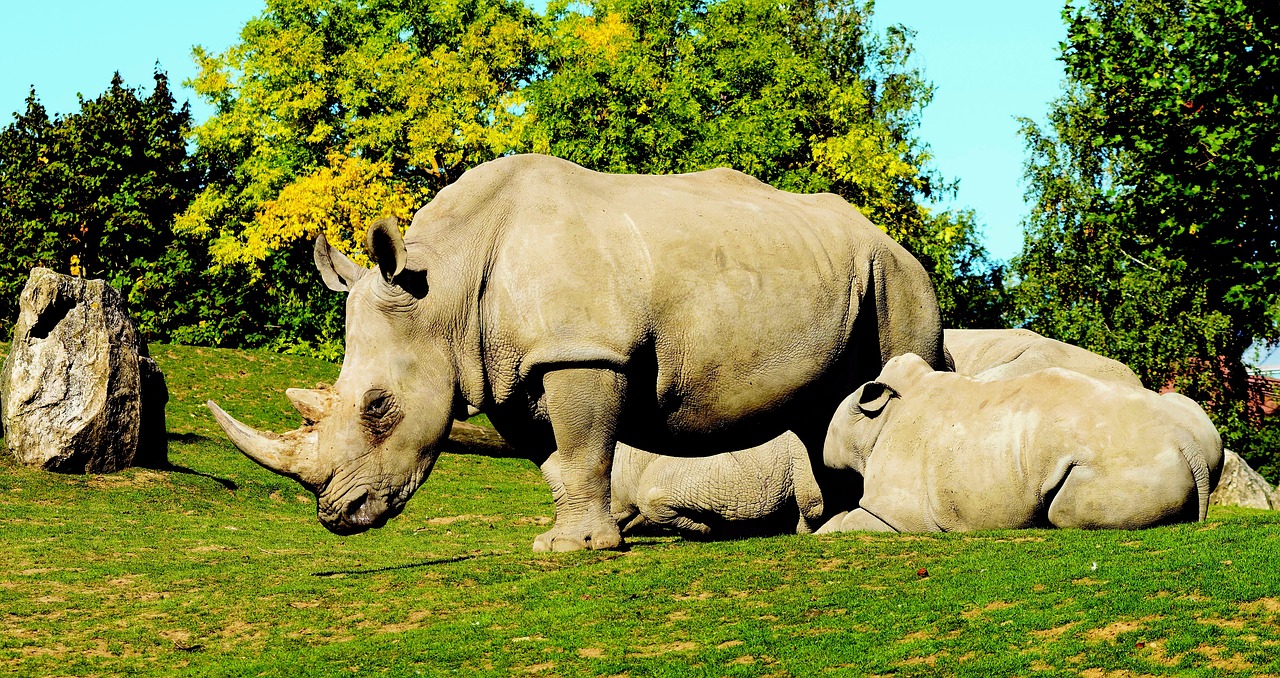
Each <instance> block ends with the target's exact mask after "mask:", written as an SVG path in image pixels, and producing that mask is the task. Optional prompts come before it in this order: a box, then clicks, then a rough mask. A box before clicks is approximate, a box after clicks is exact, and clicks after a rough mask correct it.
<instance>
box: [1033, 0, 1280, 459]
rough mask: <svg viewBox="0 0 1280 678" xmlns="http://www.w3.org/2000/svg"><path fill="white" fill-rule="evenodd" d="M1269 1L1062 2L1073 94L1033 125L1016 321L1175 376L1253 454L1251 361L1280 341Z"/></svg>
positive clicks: (1279, 112) (1277, 149) (1277, 144)
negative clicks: (1264, 345)
mask: <svg viewBox="0 0 1280 678" xmlns="http://www.w3.org/2000/svg"><path fill="white" fill-rule="evenodd" d="M1272 4H1273V3H1271V2H1269V0H1088V1H1087V2H1085V3H1082V6H1079V7H1074V8H1073V7H1068V8H1067V10H1066V11H1065V12H1064V17H1065V19H1066V20H1067V22H1068V37H1067V41H1066V42H1065V43H1064V44H1063V57H1062V58H1063V61H1064V62H1065V63H1066V67H1067V79H1068V90H1067V92H1066V93H1065V94H1064V96H1063V97H1062V98H1061V99H1059V100H1058V101H1057V102H1055V104H1054V106H1053V109H1052V111H1051V113H1050V117H1049V121H1048V127H1047V128H1046V129H1041V128H1040V127H1038V126H1037V125H1035V124H1033V123H1031V122H1030V121H1024V123H1023V133H1024V135H1025V138H1026V141H1027V147H1028V150H1029V160H1028V163H1027V173H1026V177H1027V181H1028V194H1029V197H1030V198H1032V199H1034V201H1035V208H1034V211H1033V212H1032V214H1031V215H1030V216H1029V217H1028V219H1027V220H1026V224H1025V226H1026V231H1027V235H1026V244H1025V248H1024V252H1023V254H1022V255H1021V256H1020V257H1019V258H1017V259H1016V260H1015V262H1014V268H1015V271H1016V273H1017V275H1018V277H1019V279H1020V282H1019V284H1018V286H1017V290H1016V306H1017V309H1018V312H1019V313H1020V314H1021V318H1020V320H1022V321H1023V322H1026V323H1028V324H1029V325H1030V326H1031V327H1033V328H1035V329H1037V330H1039V331H1042V332H1044V333H1046V334H1049V335H1051V336H1055V337H1058V338H1060V339H1063V340H1066V341H1070V342H1073V343H1077V344H1080V345H1081V346H1084V347H1086V348H1090V349H1093V350H1096V351H1100V352H1102V353H1105V354H1107V355H1111V356H1113V357H1116V358H1118V359H1120V360H1123V361H1124V362H1126V363H1128V364H1129V365H1130V366H1132V367H1133V368H1134V369H1135V370H1136V371H1137V372H1138V373H1139V375H1140V376H1141V377H1142V379H1143V381H1144V382H1145V383H1146V384H1147V385H1148V386H1151V387H1155V388H1159V387H1161V386H1163V385H1165V384H1168V383H1170V382H1176V383H1177V385H1178V387H1179V388H1180V389H1181V390H1183V391H1184V392H1186V393H1188V394H1189V395H1191V396H1192V397H1196V398H1197V399H1200V400H1201V401H1203V402H1206V403H1208V404H1210V406H1211V409H1212V410H1213V415H1214V417H1215V419H1216V420H1217V422H1218V423H1219V425H1220V426H1222V427H1223V428H1224V430H1225V432H1226V434H1227V438H1228V442H1229V443H1230V444H1233V445H1236V446H1237V448H1240V449H1241V450H1242V452H1245V453H1246V454H1247V453H1249V452H1250V449H1249V445H1250V438H1248V437H1247V436H1245V435H1244V432H1245V430H1246V429H1245V428H1244V426H1243V424H1244V422H1245V421H1246V420H1247V419H1249V418H1250V417H1251V416H1252V415H1251V413H1250V412H1249V411H1247V408H1246V403H1247V402H1248V399H1247V382H1246V377H1245V366H1244V363H1243V358H1242V356H1243V355H1244V353H1245V351H1246V350H1247V349H1248V348H1249V346H1250V345H1252V344H1253V343H1254V342H1256V341H1263V342H1272V343H1274V342H1275V341H1277V340H1278V339H1280V245H1278V243H1277V240H1278V233H1280V231H1278V230H1277V222H1276V211H1275V210H1276V204H1277V197H1278V196H1277V188H1278V187H1280V157H1277V156H1278V155H1280V80H1277V78H1276V74H1277V73H1280V53H1277V47H1278V45H1277V41H1278V39H1280V23H1278V22H1277V12H1276V11H1275V9H1274V8H1273V7H1272ZM1254 454H1255V458H1254V460H1255V461H1260V459H1259V458H1258V455H1261V454H1262V452H1261V451H1255V452H1254Z"/></svg>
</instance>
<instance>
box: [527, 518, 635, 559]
mask: <svg viewBox="0 0 1280 678" xmlns="http://www.w3.org/2000/svg"><path fill="white" fill-rule="evenodd" d="M620 548H623V542H622V533H621V532H619V531H618V524H617V523H616V522H614V520H613V518H612V517H610V516H607V515H606V516H600V517H599V518H598V519H593V520H583V521H581V522H578V523H573V524H568V525H561V524H560V523H559V522H557V523H556V525H555V527H552V528H551V529H550V530H547V531H546V532H543V533H542V534H540V535H538V536H537V537H536V538H535V539H534V540H533V550H534V551H535V552H543V553H545V552H547V551H581V550H583V549H592V550H595V551H601V550H608V549H620Z"/></svg>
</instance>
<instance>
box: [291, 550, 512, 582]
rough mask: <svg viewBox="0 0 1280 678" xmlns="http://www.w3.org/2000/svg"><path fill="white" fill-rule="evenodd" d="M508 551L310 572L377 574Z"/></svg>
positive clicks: (458, 561)
mask: <svg viewBox="0 0 1280 678" xmlns="http://www.w3.org/2000/svg"><path fill="white" fill-rule="evenodd" d="M508 555H511V552H510V551H497V552H494V553H475V554H471V555H466V556H454V557H452V558H433V559H431V560H423V561H421V562H417V563H407V564H405V565H390V566H387V567H374V568H369V569H365V570H326V571H324V572H312V573H311V576H313V577H337V576H339V575H342V576H346V575H349V574H378V573H381V572H394V571H396V570H412V569H415V568H419V567H431V566H432V565H448V564H449V563H460V562H462V561H464V560H475V559H477V558H493V557H495V556H508Z"/></svg>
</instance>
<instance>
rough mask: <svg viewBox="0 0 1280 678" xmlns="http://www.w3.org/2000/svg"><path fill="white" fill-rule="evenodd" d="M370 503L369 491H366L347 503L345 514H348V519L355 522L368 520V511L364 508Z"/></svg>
mask: <svg viewBox="0 0 1280 678" xmlns="http://www.w3.org/2000/svg"><path fill="white" fill-rule="evenodd" d="M368 504H369V493H368V492H365V493H364V494H361V495H360V496H359V497H356V498H355V499H352V500H351V502H350V503H349V504H347V508H346V510H345V511H343V514H344V515H345V516H346V518H347V520H350V521H352V522H354V523H362V522H367V520H368V516H367V515H366V512H365V511H364V510H363V509H364V508H365V507H366V506H368Z"/></svg>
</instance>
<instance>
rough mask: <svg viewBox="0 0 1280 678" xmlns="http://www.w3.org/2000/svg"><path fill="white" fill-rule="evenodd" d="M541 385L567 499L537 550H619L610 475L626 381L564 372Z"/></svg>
mask: <svg viewBox="0 0 1280 678" xmlns="http://www.w3.org/2000/svg"><path fill="white" fill-rule="evenodd" d="M542 386H543V389H544V392H545V394H546V405H547V416H548V418H550V419H551V429H552V431H553V432H554V433H555V438H556V450H557V452H558V453H559V455H560V482H561V485H562V486H563V488H564V496H563V501H557V502H556V522H555V526H554V527H552V528H551V529H550V530H548V531H547V532H544V533H543V534H540V535H538V537H537V538H536V539H534V540H533V550H534V551H576V550H578V549H585V548H590V549H612V548H618V547H620V546H622V534H621V533H620V532H619V531H618V524H617V523H616V522H614V519H613V516H612V513H611V511H610V495H609V492H610V488H609V480H610V478H609V474H610V471H611V469H612V467H613V451H614V446H615V445H616V444H617V427H618V416H619V414H620V413H621V411H622V401H623V396H624V394H625V392H626V378H625V377H623V376H622V375H621V374H619V373H618V372H615V371H613V370H609V369H587V368H575V369H563V370H555V371H552V372H548V373H547V374H546V376H544V377H543V378H542Z"/></svg>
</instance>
